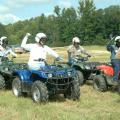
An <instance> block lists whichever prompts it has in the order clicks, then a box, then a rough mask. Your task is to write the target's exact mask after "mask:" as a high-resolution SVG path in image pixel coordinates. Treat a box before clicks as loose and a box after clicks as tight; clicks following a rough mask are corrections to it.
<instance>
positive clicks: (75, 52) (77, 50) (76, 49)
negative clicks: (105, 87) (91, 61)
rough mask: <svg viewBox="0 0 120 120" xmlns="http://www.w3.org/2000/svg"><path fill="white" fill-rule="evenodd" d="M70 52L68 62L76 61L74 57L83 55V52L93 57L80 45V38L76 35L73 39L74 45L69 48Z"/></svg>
mask: <svg viewBox="0 0 120 120" xmlns="http://www.w3.org/2000/svg"><path fill="white" fill-rule="evenodd" d="M67 52H68V63H69V64H72V63H73V62H74V58H76V57H77V56H82V54H84V55H87V56H88V57H91V55H90V54H89V53H88V52H87V51H85V49H84V48H83V47H82V46H80V39H79V38H78V37H74V38H73V39H72V45H70V46H69V47H68V49H67Z"/></svg>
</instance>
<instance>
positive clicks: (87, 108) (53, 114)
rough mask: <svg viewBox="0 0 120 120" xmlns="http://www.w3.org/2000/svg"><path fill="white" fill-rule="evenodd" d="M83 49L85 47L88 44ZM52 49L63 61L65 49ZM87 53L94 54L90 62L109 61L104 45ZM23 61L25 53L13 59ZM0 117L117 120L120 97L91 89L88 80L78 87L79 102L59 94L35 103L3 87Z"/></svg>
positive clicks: (1, 119) (8, 119)
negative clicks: (16, 95)
mask: <svg viewBox="0 0 120 120" xmlns="http://www.w3.org/2000/svg"><path fill="white" fill-rule="evenodd" d="M85 48H86V49H87V50H89V48H90V47H87V46H86V47H85ZM93 48H95V49H93ZM54 49H55V50H56V51H57V52H58V53H59V54H60V55H61V56H62V57H63V58H64V59H65V61H67V53H66V48H57V49H56V48H54ZM96 51H104V52H102V53H100V52H98V53H97V52H96ZM89 52H92V53H93V55H95V56H94V57H93V58H91V59H90V60H91V61H107V60H109V53H107V52H106V51H105V49H104V47H103V48H101V47H99V46H97V47H96V46H94V47H92V48H90V51H89ZM101 56H102V58H101ZM48 58H49V60H48V62H52V60H53V59H52V60H51V58H50V57H49V56H48ZM27 60H28V54H23V55H18V58H16V60H15V61H16V62H27ZM0 120H120V96H119V95H118V94H117V93H116V92H115V90H114V89H111V90H109V91H108V92H105V93H100V92H97V91H95V90H94V89H93V88H92V83H91V81H88V83H87V84H86V85H84V86H82V87H81V97H80V100H79V101H72V100H68V99H64V97H63V96H62V95H60V96H56V97H55V98H54V99H52V100H50V101H49V102H48V103H47V104H35V103H34V102H33V101H32V100H31V98H29V97H20V98H16V97H15V96H13V94H12V92H11V90H5V91H0Z"/></svg>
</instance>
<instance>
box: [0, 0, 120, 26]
mask: <svg viewBox="0 0 120 120" xmlns="http://www.w3.org/2000/svg"><path fill="white" fill-rule="evenodd" d="M78 1H79V0H0V23H2V24H4V25H7V24H9V23H15V22H17V21H19V20H25V19H30V18H34V17H37V16H40V15H41V14H42V13H44V14H45V15H50V14H53V13H54V7H55V6H56V5H58V6H59V7H60V8H68V7H74V8H75V9H77V7H78V5H79V4H78ZM94 4H95V6H96V9H100V8H102V9H104V8H106V7H109V6H110V5H120V0H94Z"/></svg>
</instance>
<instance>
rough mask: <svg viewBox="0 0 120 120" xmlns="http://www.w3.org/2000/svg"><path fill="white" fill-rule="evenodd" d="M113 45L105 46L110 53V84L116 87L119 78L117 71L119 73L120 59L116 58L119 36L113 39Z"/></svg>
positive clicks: (119, 42) (119, 44) (119, 46)
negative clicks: (111, 70) (112, 72)
mask: <svg viewBox="0 0 120 120" xmlns="http://www.w3.org/2000/svg"><path fill="white" fill-rule="evenodd" d="M114 41H115V44H111V43H109V44H108V45H107V50H108V51H110V52H111V56H110V59H111V64H112V67H113V70H114V74H113V78H111V80H110V82H111V84H113V85H118V77H119V71H120V58H118V57H117V56H116V55H117V54H119V53H118V52H120V51H119V49H120V36H117V37H115V39H114Z"/></svg>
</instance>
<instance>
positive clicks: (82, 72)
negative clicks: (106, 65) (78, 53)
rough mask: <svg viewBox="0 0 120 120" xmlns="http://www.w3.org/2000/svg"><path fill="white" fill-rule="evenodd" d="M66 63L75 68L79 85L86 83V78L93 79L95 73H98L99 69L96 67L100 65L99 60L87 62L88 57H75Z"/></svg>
mask: <svg viewBox="0 0 120 120" xmlns="http://www.w3.org/2000/svg"><path fill="white" fill-rule="evenodd" d="M68 64H69V65H70V66H71V67H73V68H75V69H76V71H77V74H78V77H79V83H80V85H83V84H84V83H86V80H93V79H94V76H95V75H99V74H100V72H101V71H100V70H99V69H97V68H96V66H97V65H101V63H100V62H89V57H88V56H87V57H76V58H75V59H72V62H68Z"/></svg>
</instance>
